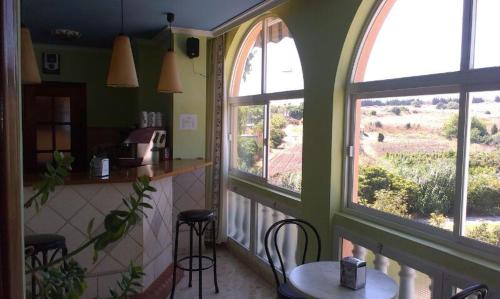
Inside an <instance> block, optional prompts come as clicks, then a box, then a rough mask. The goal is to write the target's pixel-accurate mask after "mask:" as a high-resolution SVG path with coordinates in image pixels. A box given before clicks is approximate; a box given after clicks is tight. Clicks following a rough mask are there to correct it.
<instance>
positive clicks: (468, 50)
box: [460, 0, 476, 71]
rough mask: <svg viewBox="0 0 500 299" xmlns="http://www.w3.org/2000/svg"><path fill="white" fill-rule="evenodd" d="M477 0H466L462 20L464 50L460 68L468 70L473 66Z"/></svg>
mask: <svg viewBox="0 0 500 299" xmlns="http://www.w3.org/2000/svg"><path fill="white" fill-rule="evenodd" d="M475 18H476V0H464V8H463V22H462V51H461V53H462V54H461V55H462V57H461V62H460V70H461V71H466V70H469V69H471V68H472V66H473V60H474V59H473V57H474V35H475V23H476V22H475Z"/></svg>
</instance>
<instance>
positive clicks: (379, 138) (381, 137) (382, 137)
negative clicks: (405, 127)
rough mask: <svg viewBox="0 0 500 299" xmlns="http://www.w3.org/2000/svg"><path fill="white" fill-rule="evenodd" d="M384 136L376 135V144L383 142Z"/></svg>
mask: <svg viewBox="0 0 500 299" xmlns="http://www.w3.org/2000/svg"><path fill="white" fill-rule="evenodd" d="M384 139H385V136H384V134H382V133H378V137H377V140H378V142H384Z"/></svg>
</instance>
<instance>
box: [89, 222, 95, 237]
mask: <svg viewBox="0 0 500 299" xmlns="http://www.w3.org/2000/svg"><path fill="white" fill-rule="evenodd" d="M94 220H95V218H92V220H90V222H89V224H88V225H87V236H88V237H89V239H91V238H92V230H93V228H94Z"/></svg>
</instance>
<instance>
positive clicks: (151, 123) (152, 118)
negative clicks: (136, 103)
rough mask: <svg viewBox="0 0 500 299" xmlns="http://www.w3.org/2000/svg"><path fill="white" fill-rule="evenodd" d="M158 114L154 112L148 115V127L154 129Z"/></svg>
mask: <svg viewBox="0 0 500 299" xmlns="http://www.w3.org/2000/svg"><path fill="white" fill-rule="evenodd" d="M155 116H156V114H155V113H154V112H149V113H148V127H154V126H155V125H156V120H155V119H156V117H155Z"/></svg>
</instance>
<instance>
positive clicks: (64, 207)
mask: <svg viewBox="0 0 500 299" xmlns="http://www.w3.org/2000/svg"><path fill="white" fill-rule="evenodd" d="M172 180H173V178H172V177H167V178H163V179H159V180H156V181H153V182H152V185H153V186H154V187H155V188H156V189H157V192H155V193H153V194H151V197H152V200H148V199H146V200H147V201H148V202H149V203H150V204H151V205H152V206H153V209H146V213H147V216H148V217H147V218H145V219H143V220H142V222H141V223H139V224H138V225H137V226H135V227H134V229H133V230H132V231H131V232H130V233H129V234H128V235H127V236H125V237H124V238H123V239H122V240H120V241H118V242H117V243H115V244H112V245H110V246H109V247H108V248H106V250H105V252H101V253H100V254H99V259H98V260H97V262H96V263H93V261H92V255H93V251H92V248H87V249H86V250H85V251H83V252H81V253H80V254H79V255H77V256H76V257H75V260H77V261H78V262H79V263H80V265H82V266H83V267H85V268H87V270H88V277H87V284H88V288H87V290H86V293H85V296H84V297H83V298H95V297H98V298H105V297H109V288H110V287H116V282H117V281H118V280H119V279H120V276H121V275H120V274H121V273H122V272H124V271H126V269H127V266H128V265H129V263H130V261H133V262H134V264H136V265H142V266H143V269H144V272H145V273H146V275H145V276H144V278H143V285H144V287H145V288H147V287H148V286H149V285H151V283H152V282H153V281H154V280H155V279H156V278H157V277H158V276H159V275H160V274H161V273H162V272H163V271H165V269H166V268H167V267H168V266H169V265H170V264H171V263H172V210H173V207H172V195H173V192H172ZM32 192H33V191H32V189H31V187H26V188H25V189H24V193H25V198H29V197H30V195H31V194H32ZM132 193H133V189H132V183H113V184H91V185H69V186H68V185H67V186H62V187H59V188H57V189H56V191H55V192H54V193H53V194H52V196H51V198H50V200H49V201H48V203H47V204H46V206H44V207H43V208H42V209H41V210H40V211H39V213H38V214H35V211H34V208H32V209H29V210H25V215H24V221H25V233H26V234H39V233H40V234H42V233H57V234H60V235H63V236H65V237H66V244H67V246H68V249H69V251H71V250H73V249H75V248H77V247H78V246H79V245H81V244H82V243H84V242H85V241H86V240H87V237H86V230H87V225H88V223H89V222H90V220H91V219H92V218H95V220H94V228H95V231H94V232H93V234H94V235H95V234H98V233H99V232H102V231H103V221H104V216H105V215H106V214H107V213H109V211H111V210H113V209H125V208H124V204H123V203H122V198H123V197H126V196H128V195H129V194H132Z"/></svg>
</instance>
